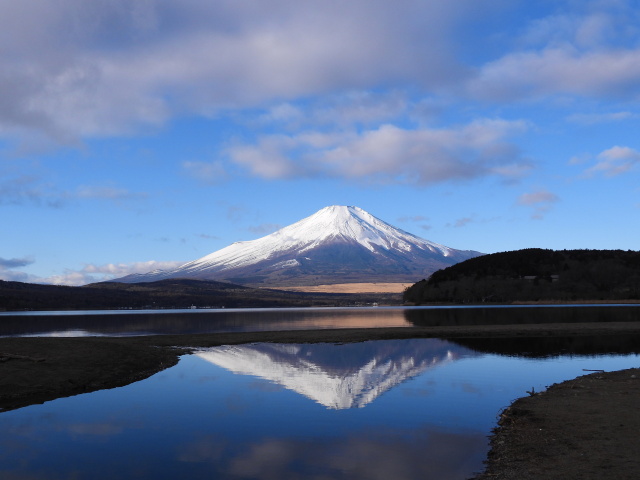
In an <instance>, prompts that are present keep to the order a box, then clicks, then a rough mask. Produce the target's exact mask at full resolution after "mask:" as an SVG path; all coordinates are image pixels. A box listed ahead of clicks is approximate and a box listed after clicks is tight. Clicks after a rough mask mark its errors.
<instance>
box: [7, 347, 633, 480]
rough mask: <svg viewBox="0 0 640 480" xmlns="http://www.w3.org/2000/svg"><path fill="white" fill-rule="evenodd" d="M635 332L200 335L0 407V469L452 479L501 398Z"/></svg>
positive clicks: (81, 475) (476, 446)
mask: <svg viewBox="0 0 640 480" xmlns="http://www.w3.org/2000/svg"><path fill="white" fill-rule="evenodd" d="M618 345H622V347H620V350H621V353H615V352H616V351H617V350H616V349H617V348H618ZM638 345H640V342H639V340H638V338H637V337H623V338H617V339H616V338H614V337H611V338H609V339H602V338H600V339H594V338H580V339H579V340H576V339H553V340H552V341H551V342H546V341H545V340H543V339H539V340H536V341H533V342H528V341H525V340H519V343H517V344H514V343H513V342H511V341H509V340H493V341H491V342H488V343H483V342H481V341H478V340H474V341H471V342H465V343H461V342H454V341H448V340H439V339H413V340H385V341H371V342H362V343H357V344H344V345H334V344H301V345H290V344H259V343H258V344H250V345H237V346H221V347H216V348H212V349H206V350H202V351H199V352H198V353H197V354H195V355H189V356H185V357H183V358H182V359H181V361H180V363H179V364H178V365H176V366H175V367H173V368H171V369H168V370H165V371H163V372H160V373H158V374H156V375H154V376H153V377H151V378H149V379H147V380H144V381H141V382H138V383H135V384H132V385H129V386H126V387H122V388H117V389H113V390H106V391H100V392H94V393H91V394H86V395H79V396H77V397H71V398H67V399H59V400H55V401H52V402H48V403H46V404H43V405H36V406H31V407H26V408H23V409H20V410H15V411H10V412H3V413H0V478H7V479H47V480H49V479H52V480H57V479H77V480H81V479H103V478H104V479H107V478H109V479H112V478H118V479H130V478H131V479H133V478H149V479H176V478H188V479H216V478H223V479H274V480H275V479H278V480H281V479H318V480H320V479H381V480H382V479H384V480H389V479H398V480H402V479H439V480H442V479H445V480H446V479H464V478H468V477H469V476H470V475H471V474H472V473H473V472H475V471H478V470H480V469H481V468H482V460H483V459H484V458H485V456H486V453H487V450H488V441H487V435H488V434H489V433H490V430H491V428H493V427H494V426H495V423H496V415H497V414H498V413H499V411H500V410H501V409H502V408H504V407H505V406H507V405H508V404H509V403H510V402H511V401H512V400H513V399H515V398H517V397H520V396H523V395H526V391H527V390H531V388H532V387H533V388H534V389H535V390H536V391H540V390H543V389H544V388H545V387H546V386H547V385H550V384H552V383H555V382H559V381H562V380H564V379H568V378H573V377H576V376H578V375H582V374H584V373H585V372H584V371H583V369H602V370H618V369H622V368H627V367H632V366H638V365H639V363H640V362H639V360H640V357H639V355H638V353H639V352H640V348H638ZM513 350H518V351H519V352H520V353H518V354H515V353H517V352H515V353H514V351H513ZM523 352H525V353H523ZM571 352H576V353H571Z"/></svg>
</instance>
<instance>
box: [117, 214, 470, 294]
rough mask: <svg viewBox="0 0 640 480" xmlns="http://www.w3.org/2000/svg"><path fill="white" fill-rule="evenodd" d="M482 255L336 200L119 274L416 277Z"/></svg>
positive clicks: (303, 281)
mask: <svg viewBox="0 0 640 480" xmlns="http://www.w3.org/2000/svg"><path fill="white" fill-rule="evenodd" d="M479 255H482V253H480V252H476V251H472V250H455V249H453V248H449V247H445V246H444V245H439V244H437V243H433V242H430V241H428V240H425V239H422V238H420V237H417V236H415V235H412V234H411V233H408V232H405V231H403V230H400V229H398V228H395V227H393V226H391V225H390V224H388V223H386V222H383V221H382V220H380V219H378V218H376V217H374V216H373V215H371V214H370V213H367V212H365V211H364V210H362V209H361V208H358V207H347V206H337V205H334V206H330V207H325V208H323V209H322V210H320V211H318V212H316V213H315V214H313V215H311V216H310V217H307V218H305V219H303V220H300V221H299V222H296V223H294V224H292V225H289V226H288V227H284V228H282V229H280V230H278V231H277V232H275V233H272V234H271V235H267V236H265V237H262V238H259V239H256V240H251V241H246V242H236V243H233V244H232V245H229V246H228V247H225V248H223V249H221V250H218V251H216V252H213V253H211V254H209V255H207V256H205V257H202V258H200V259H197V260H194V261H191V262H188V263H185V264H184V265H182V266H180V267H178V268H176V269H173V270H155V271H152V272H149V273H144V274H133V275H128V276H126V277H122V278H119V279H116V280H112V281H113V282H121V283H139V282H153V281H157V280H165V279H170V278H190V279H198V280H217V281H226V282H231V283H237V284H241V285H249V286H263V287H264V286H267V287H278V286H298V285H321V284H336V283H355V282H367V283H372V282H411V283H413V282H416V281H418V280H420V279H422V278H425V277H428V276H429V275H430V274H431V273H433V272H434V271H436V270H438V269H441V268H445V267H448V266H450V265H453V264H455V263H458V262H461V261H463V260H466V259H468V258H472V257H476V256H479Z"/></svg>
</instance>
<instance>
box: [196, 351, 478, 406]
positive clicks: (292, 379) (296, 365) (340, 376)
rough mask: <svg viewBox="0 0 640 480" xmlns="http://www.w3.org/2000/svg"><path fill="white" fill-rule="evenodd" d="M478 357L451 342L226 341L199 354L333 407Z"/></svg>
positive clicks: (364, 402) (363, 400)
mask: <svg viewBox="0 0 640 480" xmlns="http://www.w3.org/2000/svg"><path fill="white" fill-rule="evenodd" d="M474 355H477V354H475V353H474V352H473V351H472V350H469V349H467V348H465V347H462V346H459V345H456V344H455V343H451V342H447V341H445V340H438V339H431V341H429V342H425V341H424V340H418V339H415V340H387V341H384V342H362V343H354V344H341V345H335V344H327V343H317V344H296V345H292V344H278V343H258V344H251V345H224V346H221V347H213V348H209V349H206V350H200V351H199V353H197V356H198V357H200V358H202V359H204V360H206V361H208V362H210V363H213V364H214V365H218V366H220V367H223V368H225V369H227V370H229V371H231V372H233V373H237V374H242V375H253V376H256V377H261V378H264V379H266V380H269V381H270V382H273V383H276V384H279V385H282V386H283V387H285V388H287V389H289V390H292V391H294V392H298V393H300V394H302V395H304V396H305V397H308V398H310V399H312V400H314V401H316V402H318V403H320V404H321V405H324V406H326V407H327V408H332V409H345V408H360V407H364V406H365V405H368V404H369V403H371V402H372V401H373V400H375V399H376V398H377V397H379V396H380V395H381V394H382V393H384V392H386V391H387V390H389V389H391V388H393V387H394V386H395V385H398V384H400V383H402V382H404V381H405V380H407V379H410V378H412V377H414V376H416V375H418V374H420V373H422V372H424V371H425V370H427V369H429V368H433V367H435V366H438V365H442V364H446V363H448V362H451V361H454V360H457V359H459V358H462V357H470V356H474Z"/></svg>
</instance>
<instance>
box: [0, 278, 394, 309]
mask: <svg viewBox="0 0 640 480" xmlns="http://www.w3.org/2000/svg"><path fill="white" fill-rule="evenodd" d="M399 297H400V296H399V295H398V294H375V295H373V294H330V293H326V294H321V293H301V292H284V291H280V290H268V289H255V288H248V287H243V286H241V285H234V284H231V283H224V282H215V281H206V280H188V279H171V280H160V281H157V282H147V283H132V284H127V283H115V282H104V283H95V284H91V285H86V286H84V287H64V286H56V285H39V284H31V283H21V282H6V281H2V280H0V311H19V310H102V309H105V310H109V309H153V308H189V307H191V306H192V305H194V306H196V307H199V308H204V307H213V308H216V307H226V308H238V307H250V308H253V307H310V306H352V305H361V304H368V303H372V302H384V303H391V304H398V303H400V300H401V299H400V298H399Z"/></svg>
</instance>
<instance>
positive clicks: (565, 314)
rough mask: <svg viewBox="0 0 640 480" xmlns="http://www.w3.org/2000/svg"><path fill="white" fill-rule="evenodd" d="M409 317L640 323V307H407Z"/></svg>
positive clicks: (443, 322)
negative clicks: (639, 321)
mask: <svg viewBox="0 0 640 480" xmlns="http://www.w3.org/2000/svg"><path fill="white" fill-rule="evenodd" d="M405 316H406V319H407V321H408V322H409V323H411V324H413V325H416V326H420V327H426V326H454V325H521V324H528V323H594V322H637V321H638V320H640V308H638V307H633V306H628V307H618V306H615V307H612V306H588V307H580V306H567V307H564V306H563V307H544V306H542V307H537V306H536V307H523V306H520V307H517V306H514V307H493V308H491V307H458V308H456V307H450V308H425V309H406V310H405Z"/></svg>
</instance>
